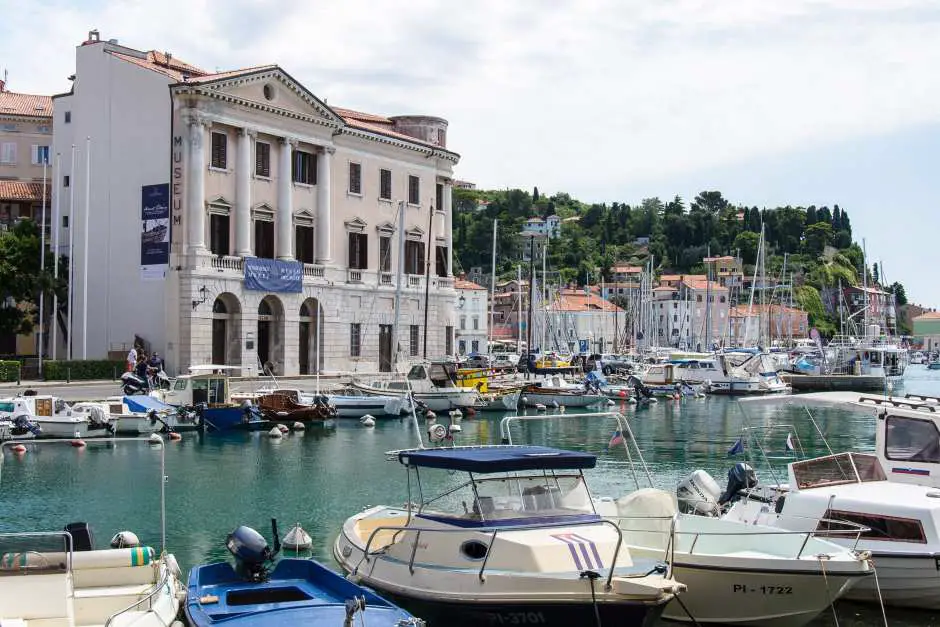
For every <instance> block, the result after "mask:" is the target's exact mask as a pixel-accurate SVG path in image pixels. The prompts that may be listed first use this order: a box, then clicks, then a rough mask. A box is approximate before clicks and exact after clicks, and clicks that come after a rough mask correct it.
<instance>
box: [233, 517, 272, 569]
mask: <svg viewBox="0 0 940 627" xmlns="http://www.w3.org/2000/svg"><path fill="white" fill-rule="evenodd" d="M271 533H272V534H273V536H274V549H273V550H272V549H271V547H269V546H268V541H267V540H265V539H264V536H263V535H261V534H260V533H258V532H257V531H255V530H254V529H252V528H251V527H246V526H244V525H242V526H240V527H238V528H237V529H235V531H233V532H232V533H230V534H228V538H226V540H225V548H227V549H228V551H229V553H231V554H232V556H234V557H235V572H237V573H238V574H239V575H241V576H242V577H244V578H245V579H247V580H249V581H265V580H266V579H267V578H268V567H267V564H268V562H271V561H274V558H275V557H276V556H277V554H278V553H280V551H281V541H280V540H279V539H278V535H277V520H276V519H274V518H272V519H271Z"/></svg>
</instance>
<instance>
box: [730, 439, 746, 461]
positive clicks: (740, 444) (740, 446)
mask: <svg viewBox="0 0 940 627" xmlns="http://www.w3.org/2000/svg"><path fill="white" fill-rule="evenodd" d="M743 452H744V439H743V438H738V441H737V442H735V443H734V446H732V447H731V448H729V449H728V457H731V456H733V455H737V454H738V453H743Z"/></svg>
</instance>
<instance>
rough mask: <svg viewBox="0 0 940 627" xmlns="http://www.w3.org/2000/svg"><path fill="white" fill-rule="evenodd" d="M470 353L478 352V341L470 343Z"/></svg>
mask: <svg viewBox="0 0 940 627" xmlns="http://www.w3.org/2000/svg"><path fill="white" fill-rule="evenodd" d="M470 351H471V352H474V353H478V352H480V340H472V341H471V342H470Z"/></svg>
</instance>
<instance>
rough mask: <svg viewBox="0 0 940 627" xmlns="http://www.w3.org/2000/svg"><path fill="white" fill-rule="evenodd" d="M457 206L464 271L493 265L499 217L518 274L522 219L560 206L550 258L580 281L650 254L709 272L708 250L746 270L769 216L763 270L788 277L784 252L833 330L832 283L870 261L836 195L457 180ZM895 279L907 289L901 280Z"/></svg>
mask: <svg viewBox="0 0 940 627" xmlns="http://www.w3.org/2000/svg"><path fill="white" fill-rule="evenodd" d="M454 207H455V216H454V250H455V253H456V255H457V259H458V261H459V265H460V267H461V268H462V269H463V270H464V271H469V270H470V268H472V267H474V266H480V267H482V268H483V269H484V270H483V272H484V273H487V274H488V273H489V268H490V261H491V259H490V255H491V254H492V243H491V242H492V232H493V231H492V230H493V220H494V219H498V220H499V236H498V237H499V239H498V248H497V250H498V256H497V274H498V275H499V276H500V277H501V278H509V277H511V276H514V275H515V269H514V268H515V265H516V264H517V263H519V259H520V258H521V257H522V252H523V251H522V248H523V246H524V242H523V241H522V238H520V237H519V233H520V232H521V231H522V227H523V224H524V223H525V221H526V220H527V219H529V218H531V217H536V216H537V217H541V218H545V217H547V216H549V215H551V214H557V215H558V216H559V217H560V218H561V219H562V221H563V222H562V229H561V236H560V237H559V238H558V239H556V240H553V241H552V242H551V245H550V246H549V253H548V263H549V265H550V266H551V268H553V269H554V270H557V271H559V272H560V274H561V277H562V280H563V281H565V282H577V283H579V284H583V283H584V282H585V281H586V280H590V282H592V283H596V282H597V281H598V279H599V278H601V277H603V278H604V279H607V280H609V279H610V270H611V268H612V267H613V266H614V265H616V264H618V263H627V264H633V265H643V264H645V263H646V262H647V261H648V260H649V259H650V257H651V256H652V259H653V263H654V266H655V269H656V271H657V273H666V272H671V273H704V272H705V269H704V264H703V262H702V259H703V258H704V257H706V256H708V255H709V254H711V255H713V256H717V255H735V256H738V255H739V256H740V257H741V258H742V260H743V262H744V264H745V272H746V273H750V272H753V264H754V263H755V262H756V259H757V252H758V242H759V240H760V232H761V226H762V225H763V228H764V234H765V238H766V248H765V251H766V262H765V271H766V274H767V277H768V278H769V279H776V280H778V281H780V280H783V279H784V277H783V276H782V270H783V266H784V260H785V259H786V275H787V276H786V278H785V282H787V283H791V282H792V284H793V286H794V294H793V295H794V300H795V302H796V303H798V304H799V305H800V306H801V307H802V308H804V309H806V310H807V311H808V312H809V313H810V318H811V320H810V322H811V324H815V325H816V326H817V327H818V328H819V329H820V331H822V332H824V333H829V334H831V333H832V332H834V331H835V330H836V329H835V324H834V321H833V314H832V308H833V305H834V300H835V290H834V288H836V287H837V286H838V285H839V284H840V283H841V285H843V286H849V285H857V284H859V283H860V282H861V275H860V273H861V271H862V268H863V265H864V255H863V253H862V250H861V248H860V247H859V246H858V245H857V244H855V243H854V242H853V241H852V222H851V220H850V218H849V214H848V212H847V211H845V210H843V209H842V208H840V207H839V206H838V205H834V206H833V207H832V208H829V207H826V206H823V207H816V206H813V205H811V206H809V207H791V206H785V207H776V208H772V209H766V208H764V209H761V208H758V207H746V206H740V205H735V204H733V203H731V202H729V201H728V200H727V199H725V198H724V196H723V195H722V193H721V192H719V191H703V192H701V193H700V194H699V195H697V196H696V197H695V198H694V199H693V200H692V202H691V203H690V204H689V205H688V206H686V203H685V201H684V200H683V199H682V198H680V197H679V196H676V197H674V198H673V199H672V200H669V201H667V202H663V201H662V200H660V199H659V198H646V199H643V200H642V201H641V202H640V203H639V204H637V205H629V204H627V203H621V202H614V203H610V204H586V203H582V202H579V201H577V200H575V199H573V198H571V196H569V195H568V194H565V193H559V194H555V195H554V196H544V195H541V196H540V195H539V194H538V190H535V191H534V193H533V194H529V193H528V192H525V191H522V190H518V189H514V190H500V191H483V190H455V191H454ZM598 273H599V274H600V276H598ZM868 273H869V274H868V279H869V282H874V283H877V278H878V277H877V270H874V271H872V270H869V271H868ZM589 277H590V278H589ZM891 288H893V289H894V290H895V292H896V293H897V294H898V295H899V298H904V289H903V286H901V285H900V284H895V285H893V286H891Z"/></svg>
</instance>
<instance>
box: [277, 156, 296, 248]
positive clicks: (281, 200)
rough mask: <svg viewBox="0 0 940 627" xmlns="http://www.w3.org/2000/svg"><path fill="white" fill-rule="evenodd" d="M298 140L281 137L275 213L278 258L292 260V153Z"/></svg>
mask: <svg viewBox="0 0 940 627" xmlns="http://www.w3.org/2000/svg"><path fill="white" fill-rule="evenodd" d="M296 145H297V141H296V140H294V139H290V138H287V137H285V138H282V139H281V152H280V157H281V163H280V166H279V167H278V174H277V175H278V179H277V214H276V215H275V222H276V231H277V239H276V241H275V244H276V247H277V258H278V259H286V260H292V259H293V258H294V234H293V233H292V232H291V231H293V226H294V208H293V202H292V200H293V192H294V185H293V182H292V180H291V178H292V175H291V155H292V153H293V148H294V146H296Z"/></svg>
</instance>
